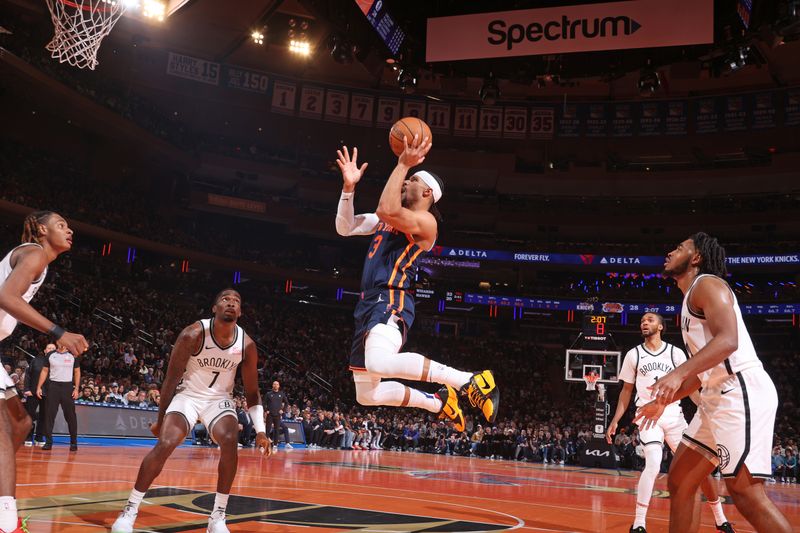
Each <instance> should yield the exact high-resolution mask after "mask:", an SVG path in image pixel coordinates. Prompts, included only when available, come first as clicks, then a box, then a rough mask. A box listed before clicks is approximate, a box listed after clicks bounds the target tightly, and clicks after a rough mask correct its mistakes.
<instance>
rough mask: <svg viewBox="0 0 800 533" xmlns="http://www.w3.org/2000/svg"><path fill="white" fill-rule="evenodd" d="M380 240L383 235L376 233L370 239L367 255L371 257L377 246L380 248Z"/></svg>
mask: <svg viewBox="0 0 800 533" xmlns="http://www.w3.org/2000/svg"><path fill="white" fill-rule="evenodd" d="M381 241H383V235H376V236H375V238H374V239H373V240H372V248H371V249H370V251H369V255H367V257H369V258H370V259H372V257H373V256H374V255H375V253H376V252H377V251H378V248H380V246H381Z"/></svg>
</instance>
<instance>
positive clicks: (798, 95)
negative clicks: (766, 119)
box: [783, 89, 800, 126]
mask: <svg viewBox="0 0 800 533" xmlns="http://www.w3.org/2000/svg"><path fill="white" fill-rule="evenodd" d="M798 124H800V90H798V89H790V90H788V91H786V92H785V93H784V108H783V125H784V126H797V125H798Z"/></svg>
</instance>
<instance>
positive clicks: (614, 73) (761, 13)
mask: <svg viewBox="0 0 800 533" xmlns="http://www.w3.org/2000/svg"><path fill="white" fill-rule="evenodd" d="M600 1H601V0H569V1H564V0H538V1H536V2H532V1H527V2H526V1H519V0H516V1H515V0H497V1H493V2H486V1H477V0H434V1H428V2H414V1H412V2H408V1H405V2H403V1H400V0H384V4H385V6H386V7H385V9H387V10H388V11H389V13H391V15H392V16H393V18H394V19H395V20H396V21H397V22H398V24H399V26H400V27H401V28H402V29H403V31H404V32H405V33H406V39H405V42H404V45H403V47H402V48H401V50H400V52H399V53H398V54H396V55H394V57H393V58H394V59H396V60H398V61H400V62H401V64H402V65H404V66H406V67H407V68H410V69H412V70H413V71H414V72H417V73H418V79H419V85H418V87H417V92H418V93H422V94H429V95H432V96H436V97H444V98H447V97H462V98H463V97H465V96H466V97H476V98H477V91H478V89H479V88H480V87H481V85H482V83H483V80H484V78H485V77H486V76H487V75H488V74H489V72H491V73H493V74H494V76H495V77H496V78H498V79H499V80H500V87H501V89H502V92H503V96H504V97H505V98H511V99H514V98H520V99H531V98H555V97H558V96H560V95H563V94H564V93H566V92H568V93H569V94H570V95H571V96H578V97H580V96H581V95H586V96H591V97H597V96H598V95H602V96H608V97H615V96H617V97H618V96H626V97H629V96H631V94H626V93H632V92H634V86H635V85H636V82H637V80H638V79H639V77H640V75H641V73H642V69H643V68H646V66H647V65H648V64H649V65H651V66H652V67H653V68H655V69H660V71H661V72H662V73H664V75H665V76H667V75H668V76H669V78H670V80H669V84H670V91H671V92H672V94H682V93H684V94H685V93H690V92H704V91H711V92H713V91H724V90H728V89H730V88H732V87H733V88H736V87H759V86H760V87H764V86H769V85H781V84H784V83H788V82H791V81H796V80H792V79H791V76H792V75H796V76H798V77H800V74H795V73H797V72H798V71H800V69H798V68H797V62H798V59H797V58H798V57H800V53H798V47H799V46H800V45H798V46H795V44H797V43H792V42H791V41H792V40H794V39H795V38H796V37H798V36H800V35H797V34H798V33H800V30H798V28H795V27H794V26H792V24H791V22H792V21H793V19H792V18H791V17H789V16H788V15H787V14H786V7H785V6H786V4H787V0H771V1H766V0H764V1H760V0H755V1H754V2H753V12H752V18H751V25H750V30H749V31H745V29H744V26H743V25H742V23H741V21H740V20H739V18H738V15H737V14H736V7H737V4H738V0H716V1H715V2H714V6H715V15H714V20H715V21H714V24H715V42H714V44H711V45H696V46H684V47H669V48H661V49H639V50H627V51H622V52H620V51H613V52H593V53H575V54H561V55H557V56H527V57H519V58H508V59H492V60H471V61H453V62H443V63H436V64H427V63H426V62H425V39H426V37H425V34H426V20H427V19H428V18H429V17H438V16H447V15H461V14H471V13H480V12H487V11H501V10H514V9H530V8H533V7H537V8H538V7H552V6H559V5H575V4H589V3H599V2H600ZM606 1H607V0H606ZM0 4H9V5H13V6H16V7H21V8H22V9H23V10H26V11H27V12H28V14H29V15H30V20H31V21H33V22H34V23H35V24H36V25H37V26H40V27H41V28H43V29H44V28H47V27H48V26H50V25H51V23H50V20H49V16H48V14H47V10H46V9H45V6H44V2H41V1H40V0H0ZM168 4H169V10H170V11H171V14H170V15H169V16H168V17H167V19H166V20H165V21H164V22H162V23H156V22H154V21H148V20H143V19H142V18H141V17H138V16H136V15H134V14H133V13H131V14H130V16H128V15H126V16H125V17H123V19H122V21H121V22H120V23H118V24H117V27H116V28H115V29H114V30H113V32H112V34H111V36H110V37H109V38H108V39H107V40H106V41H107V42H106V43H104V45H103V49H102V50H101V61H102V58H103V57H106V58H108V57H109V54H110V50H109V49H111V48H112V47H125V46H131V47H133V46H137V47H148V48H157V49H166V50H171V51H176V52H181V53H185V54H188V55H194V56H197V57H201V58H204V59H211V60H214V61H217V62H224V63H229V64H235V65H239V66H243V67H248V68H252V69H257V70H264V71H267V72H272V73H276V74H282V75H288V76H292V77H297V78H302V79H313V80H315V81H323V82H329V83H342V84H346V85H350V86H356V87H374V88H378V87H380V88H384V89H386V88H392V87H394V88H397V80H396V78H397V73H396V72H395V71H393V70H392V69H391V67H390V66H389V65H387V63H386V60H387V59H388V58H390V57H392V54H391V53H390V52H389V50H388V48H387V47H386V46H385V45H384V44H383V43H382V42H381V41H380V39H379V38H378V36H377V33H376V32H375V31H374V30H373V28H372V27H371V26H370V25H369V23H368V22H367V20H366V17H364V15H363V14H362V12H361V11H360V10H359V8H358V6H357V4H356V2H355V0H236V1H235V2H221V1H219V0H169V2H168ZM794 22H795V23H796V22H797V21H796V20H795V21H794ZM306 25H307V27H306ZM795 25H798V24H795ZM253 31H260V32H262V33H263V34H264V44H263V45H257V44H255V43H254V42H253V40H252V38H251V34H252V32H253ZM291 32H294V33H295V35H297V34H299V33H303V34H305V37H306V38H307V39H308V41H309V43H310V45H311V49H312V51H313V53H312V54H311V56H310V57H309V58H307V59H301V58H298V57H297V56H295V55H293V54H290V53H288V52H287V43H288V40H289V35H290V33H291ZM781 34H783V35H784V37H783V38H782V37H781ZM784 42H788V43H789V44H790V46H779V44H781V43H784ZM334 43H336V44H337V45H338V48H337V50H336V51H335V52H334V54H335V55H338V56H339V61H336V60H334V58H333V57H332V55H334V54H332V53H331V48H332V46H333V45H334ZM742 47H747V49H748V53H747V56H748V60H747V63H748V64H747V65H745V66H743V67H742V68H740V69H738V70H737V72H736V73H735V75H721V74H728V73H720V72H719V69H718V67H719V65H720V62H722V63H723V64H724V63H725V62H726V61H725V60H726V57H727V56H728V55H730V54H736V53H738V51H739V50H740V49H741V48H742ZM343 49H344V50H345V51H344V52H342V50H343ZM791 67H794V68H791ZM398 90H399V89H398Z"/></svg>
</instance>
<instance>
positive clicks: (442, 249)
mask: <svg viewBox="0 0 800 533" xmlns="http://www.w3.org/2000/svg"><path fill="white" fill-rule="evenodd" d="M431 255H432V256H434V257H442V258H448V259H451V260H470V261H480V260H485V261H502V262H511V263H538V264H551V265H585V266H609V267H615V268H622V269H638V268H640V267H656V268H661V267H663V266H664V256H659V255H631V256H620V255H611V254H552V253H547V252H511V251H505V250H480V249H475V248H449V247H447V246H435V247H434V248H433V250H431ZM727 261H728V266H729V267H732V268H736V267H740V266H781V265H800V252H798V253H790V254H780V255H775V254H772V255H742V256H731V257H728V260H727Z"/></svg>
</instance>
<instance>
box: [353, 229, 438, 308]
mask: <svg viewBox="0 0 800 533" xmlns="http://www.w3.org/2000/svg"><path fill="white" fill-rule="evenodd" d="M422 252H424V250H423V249H422V248H420V247H419V246H418V245H417V244H416V243H415V242H414V241H412V240H411V238H410V237H408V236H407V235H406V234H405V233H403V232H402V231H399V230H396V229H394V228H393V227H392V226H390V225H388V224H386V223H385V222H379V223H378V228H377V231H375V235H374V237H373V238H372V242H371V243H370V245H369V250H368V252H367V257H366V258H365V259H364V273H363V274H362V276H361V292H362V294H364V295H366V294H369V293H372V292H375V291H376V290H377V291H388V293H389V294H388V297H389V301H388V302H387V304H388V307H391V308H393V309H395V310H396V311H397V312H402V311H403V310H404V308H406V307H407V306H409V304H410V307H411V308H412V309H413V305H414V303H413V299H412V298H413V297H412V296H411V295H410V294H406V291H407V290H409V289H411V288H412V287H413V284H414V280H416V277H417V258H418V257H419V256H420V255H421V254H422ZM409 300H411V301H409Z"/></svg>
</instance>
